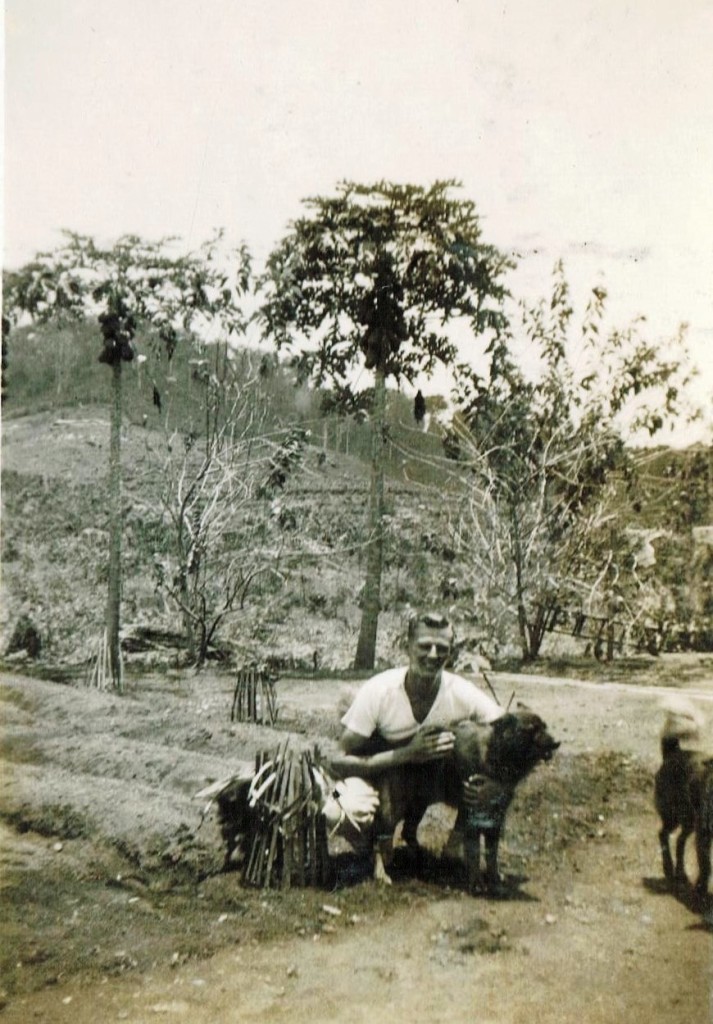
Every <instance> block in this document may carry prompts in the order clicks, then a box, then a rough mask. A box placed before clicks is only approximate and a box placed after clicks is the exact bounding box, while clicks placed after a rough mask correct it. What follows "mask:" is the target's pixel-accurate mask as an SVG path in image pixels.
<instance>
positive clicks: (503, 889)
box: [331, 846, 537, 902]
mask: <svg viewBox="0 0 713 1024" xmlns="http://www.w3.org/2000/svg"><path fill="white" fill-rule="evenodd" d="M331 867H332V881H333V885H334V887H335V888H336V889H347V888H350V887H351V886H354V885H360V884H361V883H362V882H368V881H371V880H372V879H373V862H372V859H371V857H370V856H365V855H359V854H355V853H351V852H345V853H339V854H336V855H335V856H333V857H332V858H331ZM389 875H390V877H391V879H392V882H393V883H394V885H399V884H403V883H405V882H414V881H415V882H425V883H427V884H429V885H434V886H437V887H439V888H443V889H459V890H463V891H465V890H466V889H467V878H466V870H465V865H464V864H463V863H462V861H460V860H457V859H456V858H454V857H449V856H448V855H442V856H438V855H436V854H435V853H433V852H432V851H430V850H426V849H424V848H423V847H421V848H419V849H418V851H414V850H412V849H410V848H409V847H407V846H399V847H397V848H396V849H395V850H394V855H393V859H392V861H391V864H390V866H389ZM528 881H529V878H528V877H527V876H526V875H514V874H513V875H504V876H503V878H502V879H501V882H500V885H499V887H498V889H497V891H495V892H493V891H490V892H486V891H485V890H483V891H478V892H475V893H473V896H475V897H478V898H485V899H490V900H513V901H514V900H520V901H523V902H536V901H537V897H535V896H532V895H530V894H529V893H527V892H525V891H524V890H523V889H522V888H521V887H522V885H523V884H525V883H526V882H528Z"/></svg>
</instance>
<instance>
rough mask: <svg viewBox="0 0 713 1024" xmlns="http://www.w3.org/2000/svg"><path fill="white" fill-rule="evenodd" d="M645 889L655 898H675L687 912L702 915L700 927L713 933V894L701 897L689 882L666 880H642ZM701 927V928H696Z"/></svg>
mask: <svg viewBox="0 0 713 1024" xmlns="http://www.w3.org/2000/svg"><path fill="white" fill-rule="evenodd" d="M641 881H642V884H643V886H644V888H645V889H646V890H647V891H648V892H650V893H652V894H653V895H655V896H673V898H674V899H675V900H677V901H678V903H680V904H681V905H682V906H684V907H685V908H686V910H690V912H691V913H692V914H700V915H701V924H700V927H704V928H705V929H706V930H708V931H713V894H711V893H706V894H705V895H704V896H701V895H700V893H698V892H696V890H695V888H694V886H692V885H691V883H690V882H689V881H688V880H685V881H680V882H674V883H673V884H671V883H670V882H668V881H667V879H665V878H642V880H641ZM696 927H699V926H696Z"/></svg>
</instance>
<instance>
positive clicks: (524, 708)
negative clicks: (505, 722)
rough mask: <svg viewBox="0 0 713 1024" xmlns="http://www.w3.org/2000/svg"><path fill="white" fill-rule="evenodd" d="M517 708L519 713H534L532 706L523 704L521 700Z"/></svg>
mask: <svg viewBox="0 0 713 1024" xmlns="http://www.w3.org/2000/svg"><path fill="white" fill-rule="evenodd" d="M515 707H516V708H517V710H518V711H532V708H531V707H530V705H529V704H523V702H522V701H521V700H519V701H518V702H517V704H516V705H515Z"/></svg>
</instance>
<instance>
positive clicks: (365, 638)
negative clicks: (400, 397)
mask: <svg viewBox="0 0 713 1024" xmlns="http://www.w3.org/2000/svg"><path fill="white" fill-rule="evenodd" d="M385 431H386V374H385V373H384V370H383V367H377V369H376V370H375V373H374V418H373V427H372V431H371V490H370V494H369V541H368V544H367V550H366V581H365V583H364V595H363V601H362V613H361V626H360V629H359V641H358V643H357V650H356V656H355V658H354V668H357V669H371V668H373V667H374V659H375V657H376V633H377V628H378V625H379V611H380V610H381V569H382V563H383V555H384V459H385V451H386V444H385Z"/></svg>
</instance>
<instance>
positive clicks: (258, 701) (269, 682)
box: [230, 664, 277, 725]
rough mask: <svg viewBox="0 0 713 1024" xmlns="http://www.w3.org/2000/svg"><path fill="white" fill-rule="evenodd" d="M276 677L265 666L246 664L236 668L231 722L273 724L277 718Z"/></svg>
mask: <svg viewBox="0 0 713 1024" xmlns="http://www.w3.org/2000/svg"><path fill="white" fill-rule="evenodd" d="M275 681H276V677H275V675H274V673H272V672H271V671H270V670H269V669H268V668H267V667H265V666H262V665H256V664H253V665H247V666H244V667H243V668H239V669H238V675H237V679H236V682H235V692H234V693H233V705H232V707H231V709H230V720H231V722H257V723H258V724H259V725H274V724H275V722H276V720H277V696H276V694H275Z"/></svg>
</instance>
